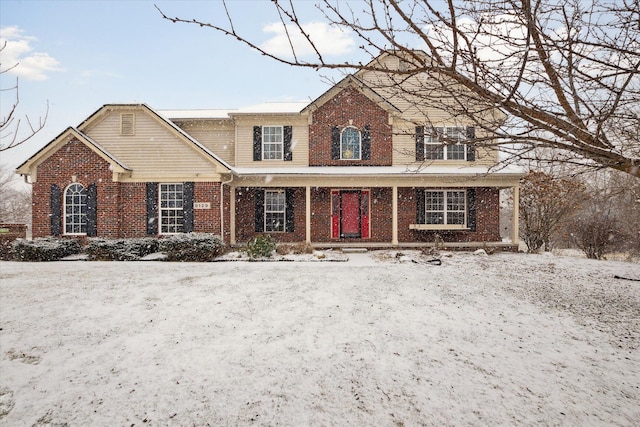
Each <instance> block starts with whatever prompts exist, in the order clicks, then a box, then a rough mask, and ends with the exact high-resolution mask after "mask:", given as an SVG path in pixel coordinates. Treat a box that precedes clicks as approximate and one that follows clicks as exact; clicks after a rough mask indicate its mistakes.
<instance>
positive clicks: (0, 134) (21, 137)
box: [0, 41, 49, 151]
mask: <svg viewBox="0 0 640 427" xmlns="http://www.w3.org/2000/svg"><path fill="white" fill-rule="evenodd" d="M6 47H7V42H6V41H5V42H4V43H3V45H2V46H1V47H0V52H1V51H2V50H4V49H5V48H6ZM18 65H19V64H13V65H11V66H9V67H7V68H2V65H1V64H0V74H5V73H7V72H9V71H11V70H12V69H14V68H16V67H17V66H18ZM0 94H2V98H3V99H8V98H9V97H13V101H12V102H11V104H10V106H9V107H8V112H7V113H6V115H4V114H3V116H2V118H1V119H0V151H5V150H8V149H10V148H13V147H17V146H18V145H20V144H23V143H25V142H27V141H28V140H29V139H31V138H32V137H33V136H35V135H36V134H37V133H38V132H40V131H41V130H42V129H43V128H44V126H45V124H46V123H47V117H48V116H49V103H48V102H47V110H46V112H45V114H44V116H41V117H39V118H38V121H37V122H33V121H32V120H31V118H30V117H29V116H28V115H25V116H24V119H22V118H19V117H18V116H19V113H18V106H19V104H20V88H19V82H18V78H16V83H15V85H13V86H11V87H8V88H0ZM23 120H24V121H25V122H26V123H27V127H28V129H27V131H26V133H22V132H21V125H22V123H23Z"/></svg>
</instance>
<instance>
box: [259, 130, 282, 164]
mask: <svg viewBox="0 0 640 427" xmlns="http://www.w3.org/2000/svg"><path fill="white" fill-rule="evenodd" d="M283 146H284V134H283V131H282V126H262V159H263V160H282V153H283Z"/></svg>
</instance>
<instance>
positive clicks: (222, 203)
mask: <svg viewBox="0 0 640 427" xmlns="http://www.w3.org/2000/svg"><path fill="white" fill-rule="evenodd" d="M231 181H233V173H231V178H229V180H228V181H222V182H221V183H220V237H221V238H222V241H223V242H224V185H225V184H230V183H231ZM229 198H231V187H229ZM229 207H231V200H229ZM229 215H231V212H229ZM229 243H231V236H229Z"/></svg>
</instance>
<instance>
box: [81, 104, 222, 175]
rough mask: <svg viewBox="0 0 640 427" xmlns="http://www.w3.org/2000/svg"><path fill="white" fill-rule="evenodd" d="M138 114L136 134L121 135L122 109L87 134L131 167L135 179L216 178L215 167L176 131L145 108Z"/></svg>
mask: <svg viewBox="0 0 640 427" xmlns="http://www.w3.org/2000/svg"><path fill="white" fill-rule="evenodd" d="M133 111H135V135H133V136H121V135H120V117H121V116H120V114H121V113H122V112H124V111H122V110H120V109H115V110H111V111H108V112H106V113H105V115H104V117H103V118H101V120H97V121H96V122H95V123H94V124H93V126H92V127H91V128H90V129H87V130H85V132H86V133H87V135H89V136H90V137H91V138H93V139H94V140H95V141H96V142H97V143H98V144H100V145H101V146H103V147H104V148H105V149H106V150H107V151H108V152H109V153H111V154H112V155H113V156H115V157H116V158H117V159H119V160H121V161H122V162H124V163H125V164H126V165H127V166H129V167H130V168H131V169H132V170H133V172H132V174H131V178H132V179H136V178H143V177H158V176H161V177H167V179H171V177H181V178H184V177H196V176H213V175H215V174H216V166H215V164H214V163H212V162H211V161H209V160H207V159H206V158H205V157H204V155H203V154H200V153H199V152H197V151H196V149H194V148H193V147H191V146H189V143H188V142H186V141H183V140H182V139H181V138H180V137H179V136H178V135H176V133H175V132H173V131H171V130H170V128H168V127H167V126H166V125H164V124H162V123H161V122H160V121H159V120H157V119H156V118H155V117H152V116H151V115H149V114H148V113H147V112H146V111H144V110H142V109H136V110H129V111H127V112H133Z"/></svg>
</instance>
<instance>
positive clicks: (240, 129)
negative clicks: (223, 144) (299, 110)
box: [235, 114, 309, 169]
mask: <svg viewBox="0 0 640 427" xmlns="http://www.w3.org/2000/svg"><path fill="white" fill-rule="evenodd" d="M235 119H236V166H238V167H263V168H266V169H268V168H270V167H294V166H308V165H309V124H308V121H307V120H308V118H307V116H303V115H300V114H292V115H288V114H287V115H284V114H283V115H251V116H239V117H238V116H237V117H235ZM254 126H292V140H291V147H292V152H293V159H292V161H284V160H261V161H254V160H253V127H254Z"/></svg>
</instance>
